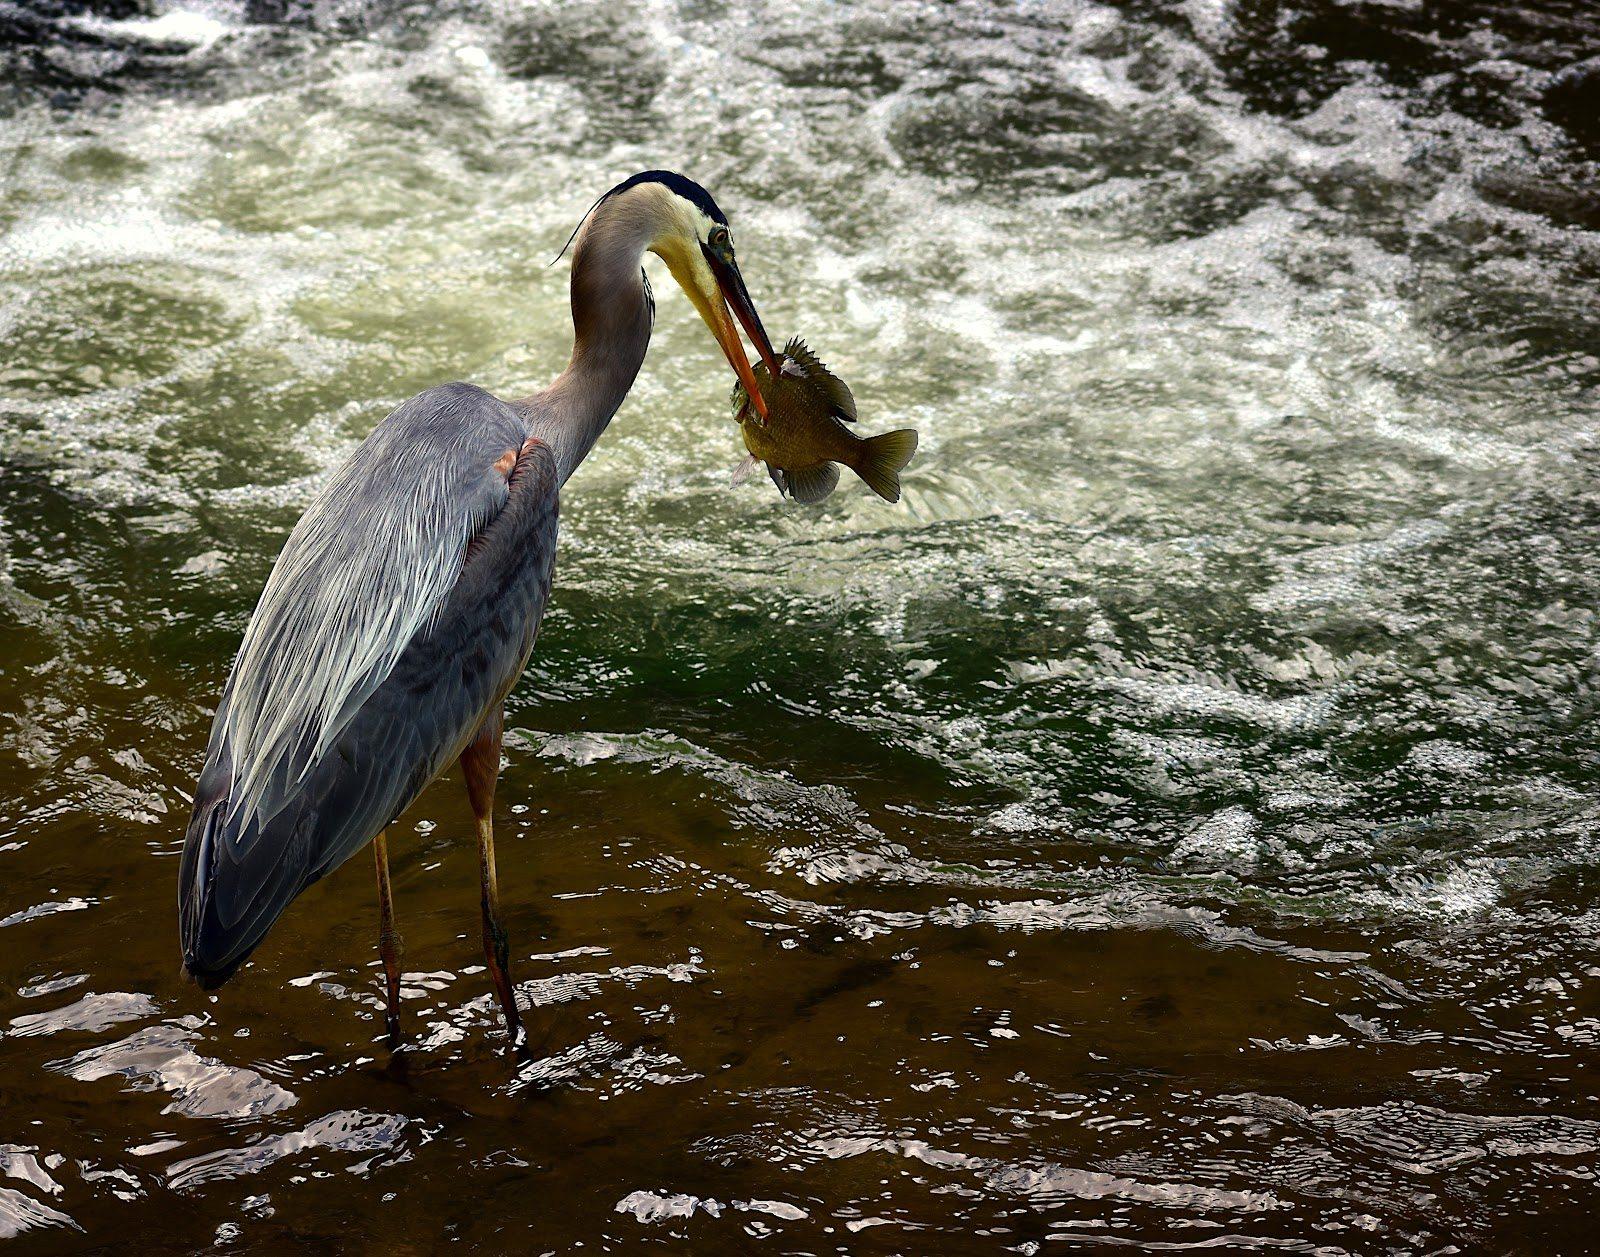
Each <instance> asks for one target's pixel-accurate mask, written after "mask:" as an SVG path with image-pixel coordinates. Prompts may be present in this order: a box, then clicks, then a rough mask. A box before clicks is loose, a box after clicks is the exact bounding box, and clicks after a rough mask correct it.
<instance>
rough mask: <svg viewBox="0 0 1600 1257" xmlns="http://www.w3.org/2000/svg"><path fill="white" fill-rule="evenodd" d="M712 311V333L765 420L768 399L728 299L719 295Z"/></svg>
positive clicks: (757, 411)
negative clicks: (741, 336) (730, 309)
mask: <svg viewBox="0 0 1600 1257" xmlns="http://www.w3.org/2000/svg"><path fill="white" fill-rule="evenodd" d="M712 311H713V313H714V314H715V316H716V317H715V319H714V321H713V322H712V324H711V334H712V335H713V336H715V337H716V338H717V344H719V345H721V346H722V353H723V356H724V357H726V358H727V360H728V365H729V366H730V367H732V368H733V371H734V374H735V375H737V376H738V377H739V383H740V384H743V385H744V391H745V392H746V393H748V394H749V395H750V404H751V405H752V406H754V407H755V408H756V413H757V414H758V415H760V416H761V418H762V419H763V420H764V419H766V417H767V400H766V398H764V397H762V396H761V386H760V385H759V384H757V383H756V373H755V372H754V371H752V370H751V369H750V360H749V359H748V358H746V357H745V356H744V342H743V341H741V340H740V339H739V329H738V328H737V327H735V326H734V325H733V315H732V314H730V313H729V312H728V302H727V300H726V299H725V298H720V297H719V298H718V299H717V301H716V302H715V303H714V304H713V306H712ZM768 369H769V370H770V369H771V368H768Z"/></svg>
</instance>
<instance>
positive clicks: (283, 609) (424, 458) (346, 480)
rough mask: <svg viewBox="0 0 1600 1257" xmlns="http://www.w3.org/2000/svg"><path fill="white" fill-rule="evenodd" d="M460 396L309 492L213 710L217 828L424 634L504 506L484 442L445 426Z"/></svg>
mask: <svg viewBox="0 0 1600 1257" xmlns="http://www.w3.org/2000/svg"><path fill="white" fill-rule="evenodd" d="M468 387H469V386H456V385H449V386H445V387H444V388H441V389H434V390H430V391H429V392H428V393H425V394H422V395H421V396H419V397H417V398H414V399H412V401H410V402H407V403H406V404H405V405H403V406H401V407H400V408H399V409H398V410H396V411H395V412H394V414H392V415H391V416H390V417H389V418H388V419H387V420H386V421H385V423H384V424H383V425H380V427H379V428H378V429H377V430H375V431H374V433H373V436H372V437H371V438H369V439H368V440H367V441H366V442H365V443H363V444H362V445H361V447H360V448H359V449H358V450H357V451H356V452H355V454H354V455H353V456H352V457H351V458H350V459H349V460H348V461H347V462H346V463H345V464H344V465H343V466H342V467H341V468H340V469H339V470H338V471H337V472H336V473H335V474H334V476H333V477H332V478H331V479H330V480H329V481H328V483H327V484H326V485H325V486H324V487H323V489H322V491H321V492H320V493H319V494H318V495H317V497H316V500H315V501H314V502H313V503H312V505H311V506H310V508H309V509H308V510H307V511H306V513H305V515H304V516H303V517H302V518H301V520H300V522H299V524H297V525H296V526H295V529H294V531H293V532H292V533H291V534H290V535H289V540H288V541H287V542H286V543H285V545H284V548H283V552H282V553H281V554H280V555H279V557H278V562H277V564H276V565H275V566H274V567H273V570H272V574H271V576H270V577H268V579H267V584H266V588H265V589H264V590H263V591H262V594H261V601H260V602H259V603H258V604H257V606H256V611H255V614H254V616H253V617H252V618H251V621H250V626H249V628H248V629H247V630H246V632H245V637H244V642H243V644H242V645H241V647H240V649H239V658H238V660H237V662H236V664H235V665H234V671H233V676H232V678H231V679H230V682H229V685H228V691H227V693H226V695H225V696H224V699H223V704H224V706H223V710H222V711H221V712H219V713H218V716H219V718H218V726H219V731H220V733H221V742H222V743H223V745H224V746H225V747H226V753H227V755H228V758H229V759H230V760H231V761H232V763H233V765H234V766H235V773H236V776H235V780H234V785H233V789H232V790H231V792H230V797H229V801H228V813H227V822H228V825H227V827H228V829H229V830H230V831H231V832H232V833H234V834H237V835H239V836H240V838H241V839H243V840H247V836H248V835H250V834H253V833H255V832H258V831H259V830H260V828H261V827H263V826H265V824H266V823H267V822H268V821H270V820H271V819H272V817H273V816H274V815H275V814H276V813H277V812H278V810H279V809H281V808H282V807H283V806H284V804H285V802H286V801H287V800H288V799H289V798H290V797H292V795H293V793H294V791H295V789H296V788H297V787H298V786H299V784H300V782H301V781H302V780H303V779H304V778H305V775H306V773H307V772H309V771H310V769H311V767H312V765H314V764H315V763H316V762H317V760H318V759H320V758H321V756H322V754H323V753H324V752H325V751H326V750H327V749H328V747H329V746H330V745H331V744H332V742H333V740H334V739H335V738H336V737H338V735H339V732H340V730H342V729H343V728H344V727H345V725H346V724H347V723H348V722H349V720H350V718H351V716H352V715H353V714H354V713H355V712H356V710H357V709H358V708H360V706H361V704H362V703H363V702H365V701H366V700H367V699H368V698H369V697H370V696H371V694H372V692H373V691H374V690H375V689H376V688H377V687H378V686H379V685H380V684H382V682H383V680H384V678H385V677H387V676H388V675H389V673H390V672H391V671H393V669H394V666H395V663H396V661H397V660H398V659H399V658H400V655H401V653H402V652H403V651H404V650H405V648H406V645H407V644H408V643H409V642H410V641H411V640H412V639H413V638H414V637H415V636H416V635H417V633H418V632H419V631H422V630H425V629H426V628H427V627H428V626H429V625H430V623H431V621H432V617H433V616H434V615H435V614H437V612H438V610H439V607H440V606H441V605H442V603H443V602H444V599H445V595H446V594H447V593H448V592H449V590H450V587H451V586H452V585H453V584H454V583H455V580H456V578H457V576H459V575H460V572H461V566H462V560H463V558H464V555H465V553H466V547H467V543H468V541H469V540H470V539H471V537H472V536H473V534H474V533H476V532H477V531H479V530H480V529H481V528H482V527H483V525H484V524H485V523H486V522H487V521H488V520H489V519H491V518H493V516H494V515H495V514H496V513H497V512H498V511H499V510H500V509H501V507H503V506H504V505H505V502H506V497H507V489H506V483H505V478H504V476H503V475H501V474H499V473H498V472H497V471H496V470H495V469H494V467H493V465H492V461H486V460H485V459H484V457H483V451H484V439H483V436H484V434H483V433H482V432H481V430H480V431H476V432H474V431H470V430H469V429H464V427H463V425H462V424H461V423H460V421H459V415H455V416H454V422H452V417H453V412H457V411H460V410H462V409H463V408H464V407H466V406H469V405H473V404H475V403H476V402H477V398H476V397H474V396H471V395H470V394H480V395H481V393H480V390H476V389H472V390H470V394H469V393H468ZM441 395H442V396H441ZM423 411H425V412H426V413H415V412H423ZM408 412H414V413H408ZM519 435H520V434H518V433H516V432H515V431H514V430H508V432H507V439H508V441H510V442H511V443H512V444H513V446H514V445H515V443H516V440H517V438H518V436H519ZM252 822H254V823H253V824H252Z"/></svg>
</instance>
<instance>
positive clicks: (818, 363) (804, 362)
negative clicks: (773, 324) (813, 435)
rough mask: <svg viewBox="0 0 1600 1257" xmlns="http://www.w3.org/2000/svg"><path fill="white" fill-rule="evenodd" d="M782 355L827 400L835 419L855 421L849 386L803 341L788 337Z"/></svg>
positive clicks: (852, 397) (852, 399) (854, 405)
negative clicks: (799, 368) (789, 359)
mask: <svg viewBox="0 0 1600 1257" xmlns="http://www.w3.org/2000/svg"><path fill="white" fill-rule="evenodd" d="M783 355H784V357H786V358H792V359H793V360H794V361H795V362H796V363H798V364H799V365H800V367H801V368H802V369H803V370H804V372H805V376H806V378H807V379H808V380H810V381H811V383H812V384H814V385H815V386H816V387H817V389H818V390H820V391H821V393H822V395H823V396H824V397H825V398H827V400H828V409H829V410H831V411H832V412H833V415H834V417H835V418H836V419H843V420H844V421H845V422H846V423H854V422H855V421H856V399H855V397H854V396H852V394H851V392H850V386H849V385H848V384H846V383H845V382H844V381H843V380H841V379H840V378H839V377H838V376H836V375H835V374H834V373H833V372H832V371H830V370H828V368H827V365H826V364H825V363H824V362H823V361H822V359H821V358H818V357H817V355H816V354H814V353H812V352H811V347H810V346H809V345H807V344H806V343H805V341H803V340H801V339H800V338H799V337H798V336H792V337H790V338H789V343H788V344H787V345H785V346H784V347H783Z"/></svg>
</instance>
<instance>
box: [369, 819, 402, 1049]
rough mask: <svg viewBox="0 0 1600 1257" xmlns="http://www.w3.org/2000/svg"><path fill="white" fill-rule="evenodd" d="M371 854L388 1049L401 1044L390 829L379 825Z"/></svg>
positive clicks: (398, 937)
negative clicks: (375, 876) (375, 874)
mask: <svg viewBox="0 0 1600 1257" xmlns="http://www.w3.org/2000/svg"><path fill="white" fill-rule="evenodd" d="M372 855H373V859H374V860H375V861H376V863H377V866H378V955H380V956H382V957H383V976H384V982H385V985H386V988H387V992H388V1003H387V1004H386V1005H385V1006H384V1010H383V1024H384V1025H385V1027H387V1028H388V1031H389V1047H390V1049H391V1050H394V1049H397V1048H399V1046H400V932H399V931H398V930H396V929H395V928H394V896H393V894H392V892H391V890H390V886H389V831H388V830H387V829H382V830H379V831H378V836H377V837H376V838H374V839H373V840H372Z"/></svg>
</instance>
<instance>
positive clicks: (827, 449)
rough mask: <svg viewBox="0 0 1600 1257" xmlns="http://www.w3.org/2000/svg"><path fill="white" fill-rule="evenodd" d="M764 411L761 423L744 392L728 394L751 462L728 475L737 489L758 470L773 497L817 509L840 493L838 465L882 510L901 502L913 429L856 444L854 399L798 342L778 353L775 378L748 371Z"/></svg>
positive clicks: (760, 368)
mask: <svg viewBox="0 0 1600 1257" xmlns="http://www.w3.org/2000/svg"><path fill="white" fill-rule="evenodd" d="M754 373H755V380H756V387H757V388H759V389H760V390H761V397H762V399H763V400H764V401H765V402H766V404H767V418H766V420H765V421H763V420H762V418H761V416H760V414H759V413H758V412H757V411H756V408H755V407H754V406H752V405H751V404H750V396H749V394H748V393H747V392H746V391H745V388H744V385H743V384H738V385H735V386H734V390H733V404H734V420H735V421H736V422H737V423H738V424H739V428H740V431H741V432H742V433H743V435H744V447H745V449H747V450H748V451H749V452H750V456H749V457H748V458H746V459H745V460H744V461H743V462H742V463H740V464H739V466H738V468H737V469H736V470H735V471H734V473H733V483H734V484H735V485H739V484H743V483H744V481H745V480H746V479H747V478H748V477H749V475H750V473H751V472H753V471H754V470H755V469H756V468H757V467H758V466H760V465H761V464H762V463H765V464H766V465H767V474H768V475H769V476H771V477H772V483H773V484H775V485H777V486H778V492H779V493H781V494H787V495H788V496H789V497H791V498H793V499H794V500H795V501H796V502H806V503H812V502H820V501H822V500H823V499H824V498H825V497H827V496H828V495H829V494H830V493H832V492H833V491H834V489H836V488H837V487H838V485H839V464H840V463H843V464H844V465H845V466H846V467H848V468H850V470H851V471H853V472H855V473H856V475H858V476H860V477H861V479H862V480H864V481H865V482H866V484H867V487H868V488H869V489H871V490H872V491H873V492H874V493H876V494H877V495H878V496H879V497H880V498H883V499H884V500H885V501H886V502H898V501H899V500H900V473H901V471H903V470H904V469H905V465H906V464H907V463H909V462H910V461H911V456H912V455H913V454H914V453H916V451H917V432H916V429H915V428H900V429H897V430H896V431H894V432H884V433H880V434H879V435H878V436H869V437H859V436H857V435H856V434H855V433H854V432H852V431H850V429H849V428H848V427H846V426H845V425H846V424H852V423H855V422H856V399H855V398H854V397H853V396H852V395H851V393H850V388H849V386H848V385H847V384H845V382H844V381H843V380H841V379H840V378H839V377H838V376H836V375H834V373H833V372H832V371H829V370H828V368H827V367H826V366H824V365H823V364H822V362H821V360H820V359H818V357H817V356H816V354H814V353H812V352H811V350H810V349H809V348H808V347H807V346H806V343H805V342H804V341H803V340H801V339H800V338H799V337H798V336H796V337H793V338H791V339H790V341H789V343H788V344H787V345H785V346H784V347H783V353H782V354H781V355H780V358H779V362H778V376H777V378H776V379H774V378H773V376H772V373H771V371H769V370H768V369H767V366H766V364H765V363H763V362H758V363H756V365H755V368H754Z"/></svg>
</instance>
